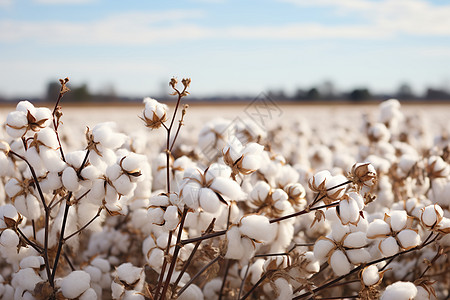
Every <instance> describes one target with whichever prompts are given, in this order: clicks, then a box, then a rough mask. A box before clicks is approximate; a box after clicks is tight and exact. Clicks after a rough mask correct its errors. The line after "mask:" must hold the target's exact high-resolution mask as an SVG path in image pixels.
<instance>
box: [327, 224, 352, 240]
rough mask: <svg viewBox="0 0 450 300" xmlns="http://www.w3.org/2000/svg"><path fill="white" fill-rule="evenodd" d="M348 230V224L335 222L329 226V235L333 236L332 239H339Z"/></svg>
mask: <svg viewBox="0 0 450 300" xmlns="http://www.w3.org/2000/svg"><path fill="white" fill-rule="evenodd" d="M349 231H350V228H349V227H348V226H343V225H341V224H339V223H337V224H334V226H333V227H332V228H331V236H332V237H333V240H335V241H341V240H342V239H343V238H344V236H345V235H346V234H347V233H348V232H349Z"/></svg>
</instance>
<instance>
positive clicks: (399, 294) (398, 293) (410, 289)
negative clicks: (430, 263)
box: [380, 281, 417, 300]
mask: <svg viewBox="0 0 450 300" xmlns="http://www.w3.org/2000/svg"><path fill="white" fill-rule="evenodd" d="M416 295H417V288H416V286H415V285H414V284H413V283H412V282H404V281H397V282H394V283H393V284H391V285H388V286H387V287H386V289H385V290H384V292H383V294H382V295H381V298H380V300H410V299H414V297H416Z"/></svg>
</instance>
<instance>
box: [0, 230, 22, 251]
mask: <svg viewBox="0 0 450 300" xmlns="http://www.w3.org/2000/svg"><path fill="white" fill-rule="evenodd" d="M0 244H1V245H2V246H4V247H7V248H13V247H17V245H18V244H19V236H18V235H17V233H15V232H14V230H12V229H5V230H4V231H3V232H2V233H1V235H0Z"/></svg>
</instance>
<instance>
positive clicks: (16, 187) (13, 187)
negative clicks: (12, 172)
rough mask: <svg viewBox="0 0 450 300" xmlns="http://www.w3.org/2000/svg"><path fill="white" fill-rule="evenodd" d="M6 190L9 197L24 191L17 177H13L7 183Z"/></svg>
mask: <svg viewBox="0 0 450 300" xmlns="http://www.w3.org/2000/svg"><path fill="white" fill-rule="evenodd" d="M5 191H6V194H7V195H8V197H10V198H13V197H14V196H15V195H17V194H19V193H20V192H21V191H22V187H21V186H20V183H19V181H18V180H17V179H15V178H11V179H10V180H8V182H6V184H5Z"/></svg>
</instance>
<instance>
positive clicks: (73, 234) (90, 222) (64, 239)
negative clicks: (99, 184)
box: [63, 207, 103, 242]
mask: <svg viewBox="0 0 450 300" xmlns="http://www.w3.org/2000/svg"><path fill="white" fill-rule="evenodd" d="M102 208H103V207H100V208H99V209H98V211H97V214H96V215H95V216H94V217H93V218H92V219H91V220H89V222H87V223H86V224H84V225H83V226H82V227H81V228H80V229H78V230H77V231H75V232H74V233H72V234H70V235H69V236H67V237H65V238H63V241H64V242H65V241H67V240H68V239H70V238H72V237H74V236H75V235H77V234H79V233H81V231H83V230H84V229H86V228H87V227H88V226H89V225H91V224H92V222H94V221H95V219H97V218H98V217H100V213H101V211H102Z"/></svg>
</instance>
